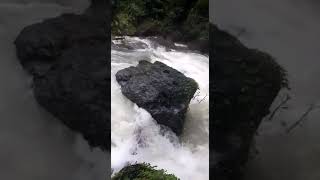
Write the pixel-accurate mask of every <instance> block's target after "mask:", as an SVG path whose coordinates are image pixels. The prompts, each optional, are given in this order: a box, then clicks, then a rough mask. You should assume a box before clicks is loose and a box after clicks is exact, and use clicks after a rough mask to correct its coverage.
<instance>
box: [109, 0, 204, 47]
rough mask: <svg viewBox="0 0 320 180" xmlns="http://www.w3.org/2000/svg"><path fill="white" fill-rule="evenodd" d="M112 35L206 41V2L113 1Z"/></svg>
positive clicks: (174, 0)
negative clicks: (158, 36)
mask: <svg viewBox="0 0 320 180" xmlns="http://www.w3.org/2000/svg"><path fill="white" fill-rule="evenodd" d="M112 4H113V8H112V9H113V12H112V19H113V21H112V34H113V35H142V36H154V35H161V36H164V37H166V36H169V37H171V39H173V40H175V39H176V40H180V41H190V40H208V31H209V25H208V22H209V19H208V17H209V13H208V12H209V10H208V8H209V1H208V0H113V1H112Z"/></svg>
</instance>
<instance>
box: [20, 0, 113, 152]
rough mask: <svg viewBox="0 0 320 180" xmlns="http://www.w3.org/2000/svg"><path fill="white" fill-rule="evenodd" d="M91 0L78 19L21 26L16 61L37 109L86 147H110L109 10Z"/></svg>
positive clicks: (101, 2)
mask: <svg viewBox="0 0 320 180" xmlns="http://www.w3.org/2000/svg"><path fill="white" fill-rule="evenodd" d="M107 2H109V1H105V0H93V1H92V5H91V6H90V7H89V8H88V10H87V11H86V12H85V13H83V14H81V15H77V14H63V15H61V16H59V17H56V18H51V19H47V20H45V21H43V22H40V23H37V24H33V25H30V26H28V27H25V28H24V29H23V30H22V31H21V33H20V34H19V36H18V37H17V39H16V41H15V45H16V50H17V56H18V58H19V60H20V62H21V64H22V66H23V67H24V68H25V70H26V71H28V72H29V73H31V74H32V75H33V83H34V84H33V87H34V95H35V97H36V100H37V101H38V103H39V104H40V105H42V106H43V107H44V108H45V109H46V110H47V111H49V112H50V113H52V114H53V115H54V116H56V117H57V118H58V119H59V120H61V121H62V122H63V123H64V124H66V125H67V126H68V127H69V128H71V129H72V130H75V131H77V132H79V133H81V134H82V135H83V137H84V138H85V139H86V140H88V142H89V144H90V145H91V146H92V147H97V146H98V147H100V148H102V149H109V148H110V105H109V102H110V100H111V98H110V84H109V81H110V73H109V72H110V58H111V57H110V51H109V49H110V41H111V37H110V36H111V35H110V23H109V18H110V8H109V5H108V3H107Z"/></svg>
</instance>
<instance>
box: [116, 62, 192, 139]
mask: <svg viewBox="0 0 320 180" xmlns="http://www.w3.org/2000/svg"><path fill="white" fill-rule="evenodd" d="M116 79H117V81H118V83H119V84H120V86H121V91H122V93H123V94H124V95H125V96H126V97H127V98H128V99H130V100H131V101H132V102H134V103H136V104H137V105H138V106H139V107H141V108H144V109H145V110H147V111H148V112H149V113H150V114H151V116H152V117H153V118H154V119H155V120H156V121H157V122H158V123H159V124H161V125H165V126H167V127H169V128H171V129H172V131H173V132H175V133H176V134H177V135H180V134H181V133H182V131H183V125H184V119H185V114H186V112H187V110H188V107H189V103H190V100H191V99H192V97H193V95H194V93H195V92H196V91H197V89H198V84H197V83H196V82H195V81H194V80H193V79H191V78H189V77H186V76H185V75H183V74H182V73H181V72H179V71H177V70H175V69H173V68H171V67H169V66H167V65H165V64H164V63H161V62H158V61H156V62H154V63H150V62H148V61H140V62H139V64H138V65H137V66H136V67H133V66H131V67H129V68H125V69H122V70H120V71H118V72H117V73H116Z"/></svg>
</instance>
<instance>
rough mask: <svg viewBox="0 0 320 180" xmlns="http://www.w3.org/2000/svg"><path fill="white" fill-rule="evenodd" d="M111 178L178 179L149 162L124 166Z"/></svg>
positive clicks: (142, 179) (140, 179) (115, 179)
mask: <svg viewBox="0 0 320 180" xmlns="http://www.w3.org/2000/svg"><path fill="white" fill-rule="evenodd" d="M111 179H112V180H179V179H178V178H177V177H175V176H174V175H172V174H167V173H166V171H165V170H162V169H161V170H156V169H155V167H154V166H151V165H150V164H134V165H128V166H126V167H124V168H123V169H122V170H121V171H120V172H118V173H117V174H115V176H114V177H112V178H111Z"/></svg>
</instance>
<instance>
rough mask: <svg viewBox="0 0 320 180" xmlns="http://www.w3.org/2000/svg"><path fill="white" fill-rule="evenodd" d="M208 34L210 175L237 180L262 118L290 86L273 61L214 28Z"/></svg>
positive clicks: (280, 69) (224, 179) (227, 179)
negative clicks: (280, 94)
mask: <svg viewBox="0 0 320 180" xmlns="http://www.w3.org/2000/svg"><path fill="white" fill-rule="evenodd" d="M210 35H211V36H213V37H214V38H213V40H211V42H210V43H211V44H210V48H211V49H210V59H211V63H210V69H211V74H210V79H211V80H212V83H211V84H210V94H211V97H212V98H213V99H212V100H213V102H214V105H213V103H210V109H211V114H212V115H211V116H210V151H211V152H212V153H213V155H211V156H210V158H211V161H210V163H211V166H210V168H211V169H210V170H211V174H212V175H213V178H214V179H217V180H233V179H235V180H239V179H241V177H240V176H241V169H242V168H243V167H244V164H245V163H246V161H247V160H248V155H249V150H250V147H251V144H252V141H253V139H254V136H255V133H256V131H257V129H258V127H259V125H260V123H261V121H262V119H263V117H264V116H266V115H267V114H268V113H269V108H270V106H271V104H272V102H273V100H274V99H275V97H276V96H277V94H278V92H279V91H280V89H281V88H282V87H285V86H287V81H286V73H285V71H284V70H283V69H282V68H281V67H280V66H279V65H278V64H277V63H276V62H275V60H274V59H273V58H272V57H271V56H269V55H268V54H266V53H263V52H260V51H258V50H255V49H249V48H247V47H245V46H244V45H243V44H242V43H241V42H240V41H239V40H237V39H236V38H235V37H233V36H232V35H230V34H228V33H227V32H224V31H222V30H220V29H218V28H217V27H216V26H214V25H212V26H211V27H210ZM210 101H211V100H210Z"/></svg>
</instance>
